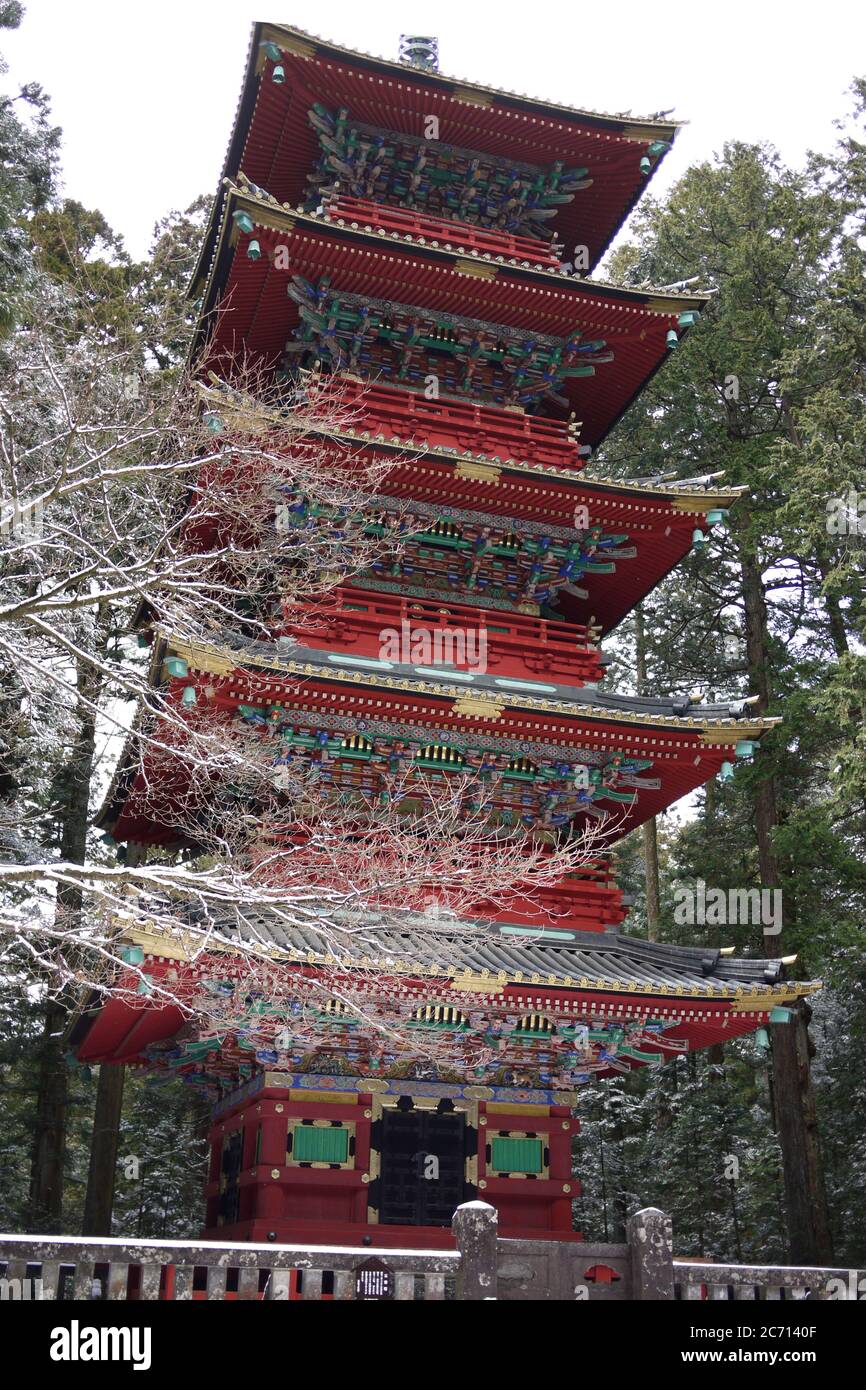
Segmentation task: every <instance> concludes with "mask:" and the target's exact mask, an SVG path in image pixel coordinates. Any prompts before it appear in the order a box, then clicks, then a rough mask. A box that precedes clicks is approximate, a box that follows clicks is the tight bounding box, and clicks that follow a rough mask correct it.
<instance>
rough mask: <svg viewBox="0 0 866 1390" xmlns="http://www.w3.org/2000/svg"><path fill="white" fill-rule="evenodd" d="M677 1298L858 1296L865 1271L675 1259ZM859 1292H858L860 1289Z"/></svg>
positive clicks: (864, 1289) (865, 1280)
mask: <svg viewBox="0 0 866 1390" xmlns="http://www.w3.org/2000/svg"><path fill="white" fill-rule="evenodd" d="M673 1271H674V1292H675V1297H677V1298H684V1299H711V1300H718V1299H734V1300H736V1301H737V1302H744V1301H745V1302H760V1301H764V1300H767V1299H772V1300H776V1301H778V1300H780V1299H781V1300H787V1299H804V1298H808V1299H818V1300H821V1301H825V1300H839V1299H849V1298H850V1299H857V1298H858V1297H859V1293H861V1292H862V1293H866V1272H864V1271H863V1270H856V1269H821V1268H818V1267H816V1266H808V1265H807V1266H803V1267H801V1268H797V1267H796V1266H794V1265H721V1264H709V1263H706V1264H705V1263H704V1262H703V1261H702V1260H674V1262H673ZM858 1291H859V1292H858Z"/></svg>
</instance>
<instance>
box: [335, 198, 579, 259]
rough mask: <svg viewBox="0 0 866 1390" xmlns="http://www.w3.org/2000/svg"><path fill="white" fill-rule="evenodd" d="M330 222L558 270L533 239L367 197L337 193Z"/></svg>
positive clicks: (544, 247)
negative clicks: (387, 203)
mask: <svg viewBox="0 0 866 1390" xmlns="http://www.w3.org/2000/svg"><path fill="white" fill-rule="evenodd" d="M325 211H326V213H327V215H328V216H329V217H330V218H331V220H332V221H335V222H337V223H338V224H341V223H347V224H348V225H349V226H350V227H351V226H353V225H354V226H358V227H361V228H362V229H363V230H365V231H367V230H370V231H379V230H381V231H384V232H397V233H398V234H399V235H400V236H413V237H423V238H424V239H425V241H436V242H438V243H439V245H440V246H442V247H446V248H448V249H450V250H452V251H456V252H457V253H458V254H464V253H466V252H470V251H477V252H479V253H480V254H481V255H482V256H483V255H484V254H485V253H487V254H489V255H491V256H503V257H504V258H505V259H506V260H516V261H523V262H525V263H526V264H527V265H532V266H536V265H540V266H546V267H548V268H551V269H557V270H558V269H559V266H560V260H559V257H558V256H557V255H556V254H555V252H554V251H553V250H551V248H550V246H549V245H548V244H547V243H545V242H543V241H536V240H535V239H534V238H533V237H526V236H515V235H514V234H513V233H512V232H506V231H502V230H500V229H496V230H494V229H492V228H489V227H475V226H471V225H470V224H469V223H468V222H452V221H451V220H450V219H449V218H445V217H435V216H433V215H432V214H431V213H428V212H422V211H419V210H418V209H417V208H403V207H390V206H386V205H385V204H384V203H375V202H372V201H371V200H369V199H367V198H353V197H351V196H350V195H348V194H342V193H341V194H337V195H336V196H334V197H333V198H331V199H330V200H329V201H328V202H327V203H326V205H325Z"/></svg>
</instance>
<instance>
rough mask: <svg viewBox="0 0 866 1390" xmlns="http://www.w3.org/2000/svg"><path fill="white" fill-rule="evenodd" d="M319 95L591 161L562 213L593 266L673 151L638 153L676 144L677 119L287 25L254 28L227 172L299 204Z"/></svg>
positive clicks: (512, 154) (354, 113) (552, 156)
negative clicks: (503, 82)
mask: <svg viewBox="0 0 866 1390" xmlns="http://www.w3.org/2000/svg"><path fill="white" fill-rule="evenodd" d="M265 43H269V44H274V45H276V47H278V48H279V49H280V50H281V59H280V63H281V66H282V67H283V70H284V74H285V80H284V81H283V82H282V83H277V82H274V81H272V80H261V79H262V77H263V75H264V77H265V78H266V79H267V78H269V76H270V74H271V73H272V71H273V65H272V64H271V63H269V62H268V60H267V59H266V57H265V53H264V50H263V45H264V44H265ZM313 102H318V103H324V104H325V105H328V104H329V103H330V104H331V105H333V106H336V107H341V108H345V109H348V111H349V113H350V116H351V117H352V118H354V119H355V120H362V121H366V122H368V123H370V124H375V125H376V126H377V127H384V128H386V129H388V130H390V131H395V132H403V133H405V134H408V135H416V136H417V135H420V134H423V132H424V121H425V118H427V117H429V116H435V117H436V118H437V119H438V120H439V121H440V125H441V127H442V137H443V139H447V141H448V143H449V144H451V145H458V146H462V147H464V148H467V149H470V150H477V151H479V152H481V153H487V154H490V155H495V156H500V157H506V158H510V159H512V160H523V161H530V162H531V163H533V164H547V165H550V164H554V163H556V162H560V163H563V164H565V165H568V166H585V167H586V168H587V169H588V172H589V175H590V177H591V178H592V180H593V182H592V186H591V187H590V188H587V189H585V190H583V191H581V192H580V193H579V194H578V196H577V198H576V199H575V200H574V201H573V202H571V203H569V204H566V205H565V206H564V207H563V208H561V209H560V211H559V212H558V214H557V217H556V220H555V230H556V234H557V235H558V236H559V237H560V239H561V240H563V241H565V242H566V244H567V245H568V246H571V245H574V244H578V243H579V244H582V245H586V246H587V249H588V252H589V258H590V268H592V267H594V266H595V265H596V264H597V263H598V261H599V260H600V259H601V257H602V255H603V254H604V252H605V250H606V249H607V247H608V246H609V245H610V242H611V241H612V240H613V238H614V236H615V235H616V233H617V231H618V230H619V228H620V227H621V226H622V224H623V222H624V220H625V218H626V217H627V216H628V214H629V212H630V211H631V209H632V208H633V207H634V205H635V203H636V202H637V201H638V199H639V198H640V197H641V195H642V193H643V191H644V188H645V187H646V185H647V184H648V182H649V179H650V178H651V177H652V173H653V172H655V169H657V168H658V165H659V163H660V162H661V160H662V159H663V158H664V153H665V152H664V151H662V153H661V154H660V156H659V157H656V158H654V160H653V168H652V170H651V172H650V174H649V176H647V175H645V174H644V173H642V172H641V170H640V160H641V158H642V157H643V156H644V155H645V154H646V152H647V150H648V149H649V147H650V146H651V145H655V144H657V143H660V144H663V145H666V146H669V145H670V144H671V143H672V142H673V140H674V138H675V137H676V134H677V131H678V129H679V127H680V124H681V123H680V122H676V121H670V120H665V119H660V118H658V117H647V118H645V119H644V118H640V117H632V116H630V115H623V114H612V115H603V114H601V113H598V112H592V111H584V110H580V109H578V108H576V107H571V106H566V105H563V104H561V103H554V102H547V101H540V100H535V99H533V98H531V97H529V96H526V95H525V94H523V93H519V92H509V91H504V90H499V89H496V88H493V87H486V86H484V85H482V84H480V83H476V82H471V81H467V80H465V79H462V78H456V77H449V76H446V75H445V74H442V73H438V72H428V71H422V70H420V69H418V68H415V67H412V66H409V65H407V64H404V63H399V62H394V61H390V60H388V59H384V58H380V57H376V56H374V55H371V54H367V53H361V52H356V51H353V50H352V49H348V48H344V47H341V46H339V45H337V44H333V43H330V42H328V41H326V40H323V39H321V38H319V37H318V36H316V35H314V34H308V33H305V32H304V31H303V30H301V29H296V28H294V27H292V26H290V25H283V24H274V23H267V22H259V23H256V24H255V25H254V26H253V30H252V36H251V42H250V49H249V53H248V58H247V66H246V71H245V75H244V80H243V86H242V89H241V95H240V100H239V103H238V107H237V112H236V116H235V123H234V128H233V131H232V135H231V139H230V142H229V147H228V151H227V153H226V158H225V163H224V166H223V174H224V176H228V177H229V178H235V177H237V175H238V174H239V173H241V172H243V173H245V174H246V175H247V176H248V177H249V178H251V179H252V180H253V181H254V182H255V183H258V184H263V185H264V186H266V187H270V188H271V191H272V192H273V193H275V194H277V195H278V196H279V198H280V200H281V201H283V200H288V201H289V202H291V203H297V202H299V201H300V199H301V197H302V195H303V193H304V192H305V189H306V176H307V174H308V173H310V172H311V171H312V169H313V166H314V164H315V162H316V160H317V158H318V155H319V147H318V141H317V138H316V133H315V131H314V130H313V129H312V128H311V127H310V124H309V120H308V111H309V108H310V107H311V106H312V104H313ZM223 197H224V195H223V194H221V195H220V197H219V198H218V200H217V204H216V206H215V208H214V211H213V216H212V219H211V223H210V226H209V229H208V232H207V234H206V238H205V244H204V248H203V251H202V258H201V261H200V263H199V268H198V271H197V272H196V276H195V278H194V281H193V286H194V288H195V287H196V286H198V285H200V284H201V280H202V274H203V268H204V267H206V266H207V264H208V262H209V260H210V256H211V252H212V248H213V242H214V240H215V238H216V235H217V228H218V226H219V223H220V219H221V207H220V203H221V201H222V198H223Z"/></svg>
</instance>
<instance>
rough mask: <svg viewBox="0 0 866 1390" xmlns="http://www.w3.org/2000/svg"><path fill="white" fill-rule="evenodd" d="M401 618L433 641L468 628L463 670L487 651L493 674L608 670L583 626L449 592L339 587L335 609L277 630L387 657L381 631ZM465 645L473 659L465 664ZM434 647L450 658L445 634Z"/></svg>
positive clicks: (566, 679)
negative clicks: (429, 594)
mask: <svg viewBox="0 0 866 1390" xmlns="http://www.w3.org/2000/svg"><path fill="white" fill-rule="evenodd" d="M404 623H407V624H408V625H409V626H408V632H409V634H410V636H411V635H412V634H418V633H420V632H426V633H429V634H430V635H431V637H432V638H433V639H434V645H435V638H436V634H437V633H440V634H441V633H442V632H443V631H445V630H448V631H450V632H451V633H454V632H458V633H459V632H461V630H463V633H464V638H465V640H464V642H463V643H462V644H458V643H453V642H452V643H451V644H450V646H449V648H448V650H449V651H451V652H452V653H453V658H457V659H452V664H453V665H454V666H455V667H456V668H457V669H458V670H459V669H464V670H473V669H474V670H477V671H480V670H481V667H480V665H479V661H478V654H479V652H483V653H485V661H484V665H485V666H486V668H487V669H488V670H489V671H491V672H492V673H493V674H495V675H504V676H515V677H518V678H519V677H521V676H523V677H526V678H527V679H529V680H533V681H541V682H544V681H554V682H557V683H562V684H568V685H575V686H581V685H587V684H590V683H594V682H596V681H599V680H601V678H602V675H603V673H604V672H603V667H602V666H601V660H600V654H599V651H598V648H597V647H596V646H595V645H594V644H593V643H592V642H591V641H590V639H589V629H588V628H587V627H586V626H585V625H583V624H579V623H575V624H570V623H560V622H555V621H553V620H551V619H549V618H536V617H531V616H527V615H524V614H521V613H501V612H497V611H494V610H487V609H481V608H473V607H470V606H469V605H467V604H460V603H451V602H450V601H447V600H445V598H444V597H443V600H442V601H437V600H435V599H419V598H407V597H403V596H401V595H398V594H393V595H392V594H380V593H376V592H375V591H371V590H365V589H352V588H348V587H341V588H338V589H335V590H334V594H333V606H331V605H330V604H329V605H328V607H327V608H325V607H322V608H321V609H319V610H315V609H312V610H310V613H309V616H306V615H305V616H304V617H303V618H302V619H300V620H299V619H298V618H297V617H296V616H294V615H292V616H291V617H290V618H289V619H288V620H287V621H286V622H285V623H284V625H283V626H282V627H281V628H280V629H279V632H280V633H282V634H284V635H289V634H291V635H292V636H294V637H296V638H297V639H298V641H300V642H301V643H302V644H303V645H304V646H308V647H312V648H316V649H318V650H321V649H327V650H330V651H345V652H352V653H354V654H355V655H358V656H366V657H372V658H374V659H382V652H383V643H384V642H385V637H384V636H383V634H388V633H393V632H395V631H396V632H397V633H400V634H402V633H403V632H404V631H406V629H404V628H403V626H402V625H403V624H404ZM455 649H456V650H455ZM461 649H462V650H463V651H464V652H469V653H470V654H471V655H472V659H471V660H468V661H467V660H462V661H461V660H460V659H459V657H460V652H461ZM436 650H437V652H438V653H439V655H438V661H440V662H441V661H443V660H448V657H447V656H443V655H442V654H441V653H442V650H444V644H443V639H441V638H440V641H439V643H438V646H436ZM407 655H408V654H407ZM410 664H418V663H417V662H414V661H413V662H411V663H410ZM444 674H445V672H444V671H443V675H444Z"/></svg>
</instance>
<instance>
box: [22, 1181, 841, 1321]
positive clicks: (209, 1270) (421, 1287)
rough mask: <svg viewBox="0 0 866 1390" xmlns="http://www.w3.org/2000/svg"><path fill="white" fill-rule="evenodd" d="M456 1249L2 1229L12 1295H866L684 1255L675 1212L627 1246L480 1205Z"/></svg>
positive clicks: (631, 1229)
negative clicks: (509, 1227) (507, 1229)
mask: <svg viewBox="0 0 866 1390" xmlns="http://www.w3.org/2000/svg"><path fill="white" fill-rule="evenodd" d="M452 1230H453V1234H454V1240H455V1245H456V1249H455V1250H402V1249H387V1248H384V1247H379V1248H378V1249H373V1248H372V1247H351V1246H329V1245H311V1246H298V1245H247V1244H240V1243H232V1244H225V1245H222V1244H219V1243H217V1242H213V1241H207V1242H201V1243H198V1244H196V1243H190V1242H188V1241H177V1240H164V1241H155V1240H133V1241H129V1240H118V1239H108V1238H97V1239H92V1240H80V1239H78V1238H76V1237H74V1236H0V1298H25V1299H26V1298H34V1299H37V1298H38V1299H52V1300H53V1299H64V1300H67V1299H77V1300H84V1299H109V1300H129V1301H138V1300H156V1299H164V1300H176V1301H181V1300H189V1299H210V1300H235V1299H239V1300H251V1299H267V1300H281V1299H282V1300H288V1299H308V1300H309V1299H313V1300H330V1299H333V1300H354V1299H359V1300H365V1299H398V1300H400V1301H404V1302H424V1301H431V1302H432V1301H442V1300H444V1299H448V1300H452V1299H454V1300H465V1301H470V1302H472V1301H474V1302H480V1301H486V1300H490V1299H500V1300H504V1301H515V1300H533V1301H545V1302H546V1301H557V1302H575V1301H584V1300H590V1301H597V1300H610V1299H616V1300H638V1301H643V1300H673V1299H688V1300H691V1299H702V1300H703V1299H710V1300H718V1299H735V1300H754V1301H760V1300H764V1299H805V1298H811V1299H846V1298H850V1299H856V1298H857V1297H858V1292H859V1291H866V1274H864V1273H863V1271H858V1270H843V1269H817V1268H794V1267H786V1266H776V1265H722V1264H710V1263H703V1262H701V1261H699V1260H678V1259H674V1257H673V1245H672V1233H671V1222H670V1219H669V1218H668V1217H667V1216H665V1215H664V1213H663V1212H660V1211H657V1210H655V1209H654V1208H652V1207H649V1208H647V1209H646V1210H644V1211H639V1212H637V1213H636V1214H635V1215H634V1216H633V1217H631V1218H630V1220H629V1223H628V1228H627V1240H626V1242H625V1243H624V1244H621V1245H590V1244H589V1243H585V1242H583V1241H557V1240H511V1239H500V1238H499V1237H498V1233H497V1214H496V1211H495V1210H494V1208H493V1207H491V1206H488V1205H487V1203H485V1202H467V1203H465V1204H464V1205H463V1206H462V1207H459V1208H458V1210H457V1211H456V1212H455V1214H454V1219H453V1222H452Z"/></svg>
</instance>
